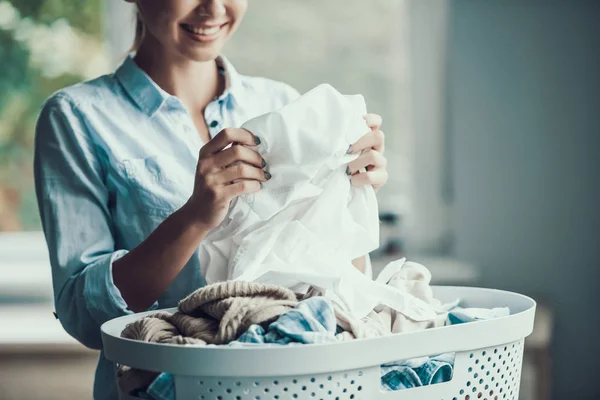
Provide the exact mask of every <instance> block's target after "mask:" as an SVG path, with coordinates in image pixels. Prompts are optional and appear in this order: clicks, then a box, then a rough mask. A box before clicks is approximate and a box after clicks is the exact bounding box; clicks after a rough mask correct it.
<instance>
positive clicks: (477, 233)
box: [447, 0, 600, 400]
mask: <svg viewBox="0 0 600 400" xmlns="http://www.w3.org/2000/svg"><path fill="white" fill-rule="evenodd" d="M598 21H600V2H597V1H526V2H523V1H518V0H505V1H485V2H484V1H468V0H457V1H454V2H453V3H452V6H451V15H450V27H451V28H450V29H451V30H450V46H451V47H450V50H449V54H450V59H449V75H448V77H449V86H448V90H449V95H448V119H447V121H448V133H449V135H450V137H451V143H452V145H451V158H452V163H451V165H452V178H453V193H454V206H453V209H452V219H453V224H454V240H455V246H454V252H455V253H456V255H457V256H458V257H460V258H463V259H465V260H467V261H471V262H474V263H476V264H477V265H479V266H480V267H481V268H482V275H483V281H484V284H485V285H487V286H494V287H497V288H503V289H510V290H515V291H520V292H523V293H527V294H531V295H536V296H538V297H539V298H542V299H546V300H547V301H548V302H549V303H550V304H551V305H552V306H553V307H554V309H555V312H556V325H555V336H554V339H555V343H554V345H553V348H552V352H553V360H554V372H555V379H554V380H553V392H554V396H553V398H554V399H561V400H562V399H578V400H579V399H598V398H600V386H599V385H598V384H597V381H596V373H597V370H598V359H599V358H600V341H599V340H598V339H597V338H598V332H600V318H599V315H600V313H599V312H598V311H597V310H595V308H596V307H597V305H598V304H599V302H598V290H599V289H600V273H599V270H600V240H599V238H600V234H599V232H600V207H599V206H600V184H599V183H600V182H599V176H600V156H599V155H600V26H599V22H598Z"/></svg>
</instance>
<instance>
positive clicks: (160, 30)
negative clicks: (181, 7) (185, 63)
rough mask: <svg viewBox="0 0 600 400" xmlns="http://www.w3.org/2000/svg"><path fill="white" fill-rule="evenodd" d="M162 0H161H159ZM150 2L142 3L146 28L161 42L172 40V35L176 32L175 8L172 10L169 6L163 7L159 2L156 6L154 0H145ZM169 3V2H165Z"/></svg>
mask: <svg viewBox="0 0 600 400" xmlns="http://www.w3.org/2000/svg"><path fill="white" fill-rule="evenodd" d="M161 1H162V0H161ZM148 2H150V4H148V5H144V9H143V15H144V23H145V25H146V29H147V30H148V31H149V32H150V33H151V34H152V36H154V37H155V38H156V39H158V41H159V42H161V43H169V42H171V41H172V40H173V38H174V35H176V34H177V30H176V29H175V28H176V27H177V24H176V23H175V22H174V21H177V17H176V14H177V13H176V10H172V9H170V8H169V7H165V5H164V4H161V6H160V7H157V5H156V3H154V2H155V0H147V1H146V2H145V3H148ZM165 3H167V4H168V3H169V2H165Z"/></svg>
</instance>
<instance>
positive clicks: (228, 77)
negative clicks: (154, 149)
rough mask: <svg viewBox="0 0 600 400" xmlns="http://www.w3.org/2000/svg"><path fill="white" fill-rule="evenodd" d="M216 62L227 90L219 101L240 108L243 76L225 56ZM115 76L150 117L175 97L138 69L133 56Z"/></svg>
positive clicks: (129, 57)
mask: <svg viewBox="0 0 600 400" xmlns="http://www.w3.org/2000/svg"><path fill="white" fill-rule="evenodd" d="M216 62H217V67H218V68H219V72H221V73H222V74H224V75H225V90H224V91H223V93H222V94H221V95H220V96H218V97H217V99H219V100H227V98H230V99H231V100H232V102H233V103H234V104H235V105H236V106H240V105H241V104H242V103H243V101H242V97H243V90H244V86H243V83H242V77H241V75H240V74H239V73H238V72H237V71H236V69H235V68H234V67H233V65H232V64H231V62H230V61H229V60H227V59H226V58H225V57H224V56H219V57H218V58H217V60H216ZM115 76H116V78H117V79H118V80H119V82H120V83H121V85H122V86H123V88H124V89H125V91H126V92H127V94H128V95H129V96H130V97H131V98H132V99H133V101H134V102H135V104H136V105H137V106H138V107H139V108H140V110H142V111H143V112H144V113H146V114H148V116H150V117H151V116H153V115H154V113H156V111H158V109H160V108H161V106H162V105H163V103H164V102H165V101H167V100H168V99H169V98H170V97H174V96H171V95H170V94H169V93H167V92H166V91H164V90H163V89H162V88H161V87H160V86H158V84H157V83H156V82H154V81H153V80H152V78H150V76H148V74H146V73H145V72H144V71H143V70H142V69H141V68H140V67H138V66H137V64H136V63H135V61H133V58H132V57H131V56H127V58H126V59H125V61H123V63H122V64H121V66H120V67H119V68H118V69H117V70H116V72H115Z"/></svg>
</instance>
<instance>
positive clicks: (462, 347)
mask: <svg viewBox="0 0 600 400" xmlns="http://www.w3.org/2000/svg"><path fill="white" fill-rule="evenodd" d="M434 293H435V296H436V298H438V299H440V300H441V301H443V302H450V301H452V300H455V299H457V298H460V299H461V305H463V306H465V307H483V308H493V307H509V308H510V310H511V315H510V316H509V317H503V318H498V319H493V320H489V321H479V322H473V323H468V324H461V325H454V326H448V327H443V328H436V329H428V330H424V331H420V332H414V333H405V334H398V335H392V336H388V337H382V338H375V339H360V340H352V341H348V342H341V343H334V344H319V345H298V346H283V347H280V348H277V347H276V348H263V349H261V348H227V347H209V348H202V347H184V346H178V345H169V344H157V343H145V342H139V341H134V340H130V339H123V338H121V337H120V333H121V331H122V330H123V328H125V325H127V324H128V323H130V322H132V321H134V320H136V319H138V318H140V317H141V316H142V315H145V314H149V313H141V314H135V315H128V316H124V317H120V318H116V319H114V320H112V321H108V322H106V323H105V324H103V325H102V328H101V329H102V341H103V343H104V351H105V355H106V357H107V358H108V359H109V360H111V361H114V362H117V363H119V364H123V365H128V366H130V367H135V368H141V369H146V370H151V371H162V372H170V373H172V374H173V375H174V376H175V391H176V396H177V400H188V399H195V400H196V399H197V400H202V399H206V400H208V399H210V400H242V399H243V400H267V399H269V400H277V399H281V400H284V399H303V400H313V399H331V400H334V399H337V400H342V399H343V400H346V399H356V400H374V399H397V400H478V399H482V400H483V399H488V400H504V399H515V400H516V399H518V397H519V382H520V376H521V365H522V355H523V342H524V339H525V337H527V336H528V335H529V334H530V333H531V332H532V330H533V319H534V313H535V302H534V301H533V300H532V299H530V298H528V297H526V296H523V295H520V294H516V293H511V292H505V291H499V290H492V289H480V288H463V287H434ZM449 352H455V353H456V358H455V363H454V373H453V377H452V379H451V380H450V381H449V382H446V383H441V384H436V385H430V386H424V387H419V388H413V389H404V390H399V391H393V392H392V391H383V390H382V389H381V373H380V365H381V364H384V363H388V362H393V361H398V360H404V359H409V358H415V357H421V356H430V355H437V354H442V353H449ZM120 398H121V400H134V399H136V398H135V397H132V396H129V395H125V394H123V393H120Z"/></svg>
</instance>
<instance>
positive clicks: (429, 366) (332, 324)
mask: <svg viewBox="0 0 600 400" xmlns="http://www.w3.org/2000/svg"><path fill="white" fill-rule="evenodd" d="M385 276H388V277H389V280H387V282H386V284H388V285H390V286H392V287H394V288H397V289H400V290H403V291H406V293H408V294H409V295H411V296H415V297H417V298H419V299H421V300H422V301H425V302H426V303H428V304H430V305H431V306H432V307H433V308H434V309H435V310H436V316H435V317H434V318H432V319H430V320H428V321H414V320H412V319H411V318H409V317H407V316H406V315H404V314H402V313H401V312H398V311H395V310H393V309H391V308H389V307H386V306H380V307H376V308H375V309H373V311H372V312H371V313H369V314H368V315H367V316H366V317H364V318H360V319H356V318H353V317H351V316H350V315H349V314H348V313H347V312H345V311H344V310H343V308H342V307H341V306H340V305H339V304H336V303H335V302H333V301H331V300H330V299H328V298H327V297H324V296H322V293H321V291H320V290H318V289H316V288H311V289H310V290H309V291H308V292H306V293H305V294H298V293H295V292H294V291H292V290H290V289H288V288H285V287H280V286H276V285H270V284H263V283H256V282H243V281H225V282H220V283H215V284H212V285H208V286H206V287H203V288H200V289H198V290H196V291H195V292H193V293H192V294H190V295H189V296H188V297H186V298H185V299H183V300H182V301H181V302H180V303H179V305H178V310H177V312H175V313H173V314H172V313H168V312H164V311H159V312H156V313H154V314H151V315H148V316H146V317H143V318H142V319H139V320H137V321H135V322H133V323H131V324H129V325H128V326H127V327H126V328H125V329H124V330H123V332H122V334H121V336H122V337H124V338H128V339H133V340H140V341H146V342H156V343H170V344H178V345H186V346H215V345H223V346H237V347H244V346H283V345H294V344H295V345H301V344H312V343H333V342H338V341H346V340H354V339H360V338H372V337H380V336H386V335H392V334H398V333H404V332H413V331H418V330H423V329H427V328H434V327H441V326H446V325H454V324H459V323H465V322H471V321H474V320H482V319H490V318H497V317H501V316H507V315H509V313H510V312H509V310H508V308H496V309H490V310H488V309H468V308H461V307H459V306H458V301H455V302H453V303H451V304H441V303H440V302H439V301H438V300H436V299H435V298H434V297H433V293H432V289H431V286H430V285H429V283H430V280H431V274H430V272H429V270H428V269H427V268H425V267H424V266H422V265H420V264H417V263H414V262H405V261H404V260H399V261H398V262H396V263H395V264H394V265H392V266H388V267H387V268H386V269H385V270H384V271H382V273H381V274H380V278H381V279H384V277H385ZM453 362H454V359H453V355H452V354H442V355H439V356H436V357H421V358H418V359H412V360H403V361H397V362H394V363H390V364H385V365H382V366H381V374H382V376H381V385H382V388H383V389H384V390H399V389H405V388H411V387H417V386H425V385H430V384H435V383H441V382H447V381H449V380H450V379H451V377H452V371H453ZM118 380H119V386H120V388H121V390H122V391H123V392H124V393H128V394H132V395H135V396H137V397H141V398H147V399H154V400H174V399H175V385H174V380H173V376H171V375H170V374H168V373H155V372H150V371H143V370H139V369H135V368H129V367H127V366H120V367H119V370H118Z"/></svg>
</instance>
